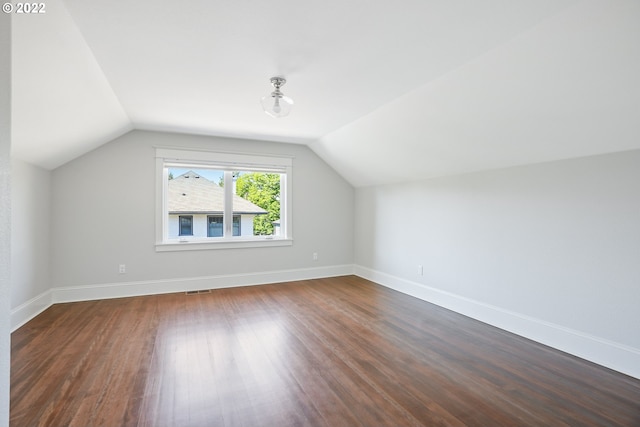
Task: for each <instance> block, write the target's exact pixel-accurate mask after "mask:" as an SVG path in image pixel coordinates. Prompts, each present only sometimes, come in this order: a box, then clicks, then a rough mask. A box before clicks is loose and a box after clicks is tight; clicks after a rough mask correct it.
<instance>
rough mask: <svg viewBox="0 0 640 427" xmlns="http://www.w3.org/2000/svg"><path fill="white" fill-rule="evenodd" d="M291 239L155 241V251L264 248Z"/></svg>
mask: <svg viewBox="0 0 640 427" xmlns="http://www.w3.org/2000/svg"><path fill="white" fill-rule="evenodd" d="M292 245H293V240H292V239H264V240H219V241H215V242H213V241H203V240H191V241H181V242H179V241H175V242H164V243H156V252H173V251H202V250H211V249H214V250H215V249H239V248H266V247H274V246H292Z"/></svg>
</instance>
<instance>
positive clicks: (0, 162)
mask: <svg viewBox="0 0 640 427" xmlns="http://www.w3.org/2000/svg"><path fill="white" fill-rule="evenodd" d="M10 148H11V15H9V14H6V13H0V313H1V314H0V427H1V426H8V425H9V359H10V354H11V352H10V333H9V330H10V327H9V322H10V301H11V285H10V283H11V280H10V279H11V274H10V266H11V187H10V176H11V172H10V169H11V163H10V160H9V159H10Z"/></svg>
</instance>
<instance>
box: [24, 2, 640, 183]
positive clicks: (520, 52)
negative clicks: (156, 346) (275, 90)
mask: <svg viewBox="0 0 640 427" xmlns="http://www.w3.org/2000/svg"><path fill="white" fill-rule="evenodd" d="M392 6H395V7H392ZM46 7H47V9H46V13H45V14H40V15H16V14H14V15H13V42H12V43H13V46H12V47H13V89H12V90H13V93H12V116H13V117H12V120H13V126H12V129H13V141H12V148H13V153H14V155H15V156H16V157H19V158H22V159H24V160H26V161H29V162H31V163H34V164H38V165H40V166H42V167H45V168H49V169H51V168H55V167H57V166H59V165H61V164H63V163H65V162H66V161H69V160H71V159H73V158H74V157H77V156H78V155H81V154H83V153H85V152H87V151H90V150H92V149H93V148H95V147H97V146H99V145H100V144H103V143H105V142H106V141H109V140H111V139H113V138H114V137H115V136H118V135H120V134H122V133H125V132H127V131H129V130H130V129H133V128H136V129H151V130H166V131H176V132H186V133H197V134H205V135H221V136H232V137H238V138H254V139H264V140H274V141H283V142H290V143H301V144H308V145H310V146H311V148H312V149H313V150H315V151H316V152H317V153H318V154H319V155H320V156H322V157H323V158H324V159H325V160H327V161H328V162H329V163H330V164H331V165H332V166H333V167H334V168H336V170H338V171H339V172H340V173H341V174H342V175H343V176H345V177H346V178H347V179H348V180H349V181H350V182H351V183H352V184H354V185H356V186H363V185H373V184H380V183H385V182H396V181H404V180H413V179H421V178H428V177H434V176H442V175H450V174H456V173H465V172H470V171H476V170H482V169H489V168H499V167H508V166H513V165H518V164H526V163H532V162H539V161H547V160H556V159H562V158H569V157H576V156H585V155H592V154H599V153H605V152H612V151H621V150H628V149H634V148H640V120H639V119H640V85H638V84H637V83H636V81H635V80H636V79H637V76H638V75H640V25H638V24H640V2H638V1H636V0H608V1H606V2H604V1H599V0H597V1H596V0H592V1H589V0H546V1H545V0H523V1H518V2H514V1H512V0H483V1H475V0H459V1H451V0H441V1H436V0H407V1H404V2H401V3H388V2H382V1H364V0H350V1H339V0H326V1H324V2H301V1H295V0H275V1H270V2H262V1H249V0H238V1H234V2H223V1H218V0H193V1H190V2H182V3H176V2H172V1H167V0H153V1H152V0H136V1H114V0H64V1H62V0H49V1H47V3H46ZM274 75H281V76H284V77H286V78H287V80H288V82H287V84H286V85H285V86H284V87H283V92H285V94H287V95H288V96H290V97H292V98H293V99H294V101H295V106H294V110H293V112H292V113H291V115H290V116H289V117H287V118H283V119H273V118H270V117H268V116H266V115H265V114H264V113H263V112H262V111H261V108H260V104H259V99H260V97H262V96H264V95H266V94H268V93H269V92H270V91H271V87H270V84H269V78H270V77H271V76H274Z"/></svg>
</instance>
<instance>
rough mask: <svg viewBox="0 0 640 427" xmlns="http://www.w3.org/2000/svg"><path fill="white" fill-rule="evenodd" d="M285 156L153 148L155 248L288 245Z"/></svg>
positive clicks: (288, 196)
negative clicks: (154, 167)
mask: <svg viewBox="0 0 640 427" xmlns="http://www.w3.org/2000/svg"><path fill="white" fill-rule="evenodd" d="M291 170H292V159H291V158H289V157H276V156H263V155H250V154H237V153H220V152H210V151H195V150H175V149H168V148H157V149H156V171H157V172H156V175H157V177H156V180H157V185H156V188H157V190H156V199H157V202H156V205H157V206H156V250H158V251H170V250H185V249H218V248H231V247H234V248H235V247H256V246H283V245H291V244H292V232H291V231H292V230H291Z"/></svg>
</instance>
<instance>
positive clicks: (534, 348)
mask: <svg viewBox="0 0 640 427" xmlns="http://www.w3.org/2000/svg"><path fill="white" fill-rule="evenodd" d="M10 416H11V420H10V423H11V426H13V427H18V426H223V427H228V426H232V427H235V426H278V427H280V426H331V427H335V426H394V427H397V426H412V427H419V426H478V425H491V426H529V425H530V426H542V425H554V426H563V425H564V426H576V425H580V426H638V425H640V381H639V380H637V379H634V378H631V377H628V376H625V375H622V374H620V373H616V372H613V371H611V370H609V369H606V368H603V367H601V366H597V365H594V364H592V363H589V362H586V361H584V360H581V359H578V358H576V357H573V356H570V355H567V354H565V353H562V352H559V351H556V350H554V349H551V348H549V347H545V346H543V345H540V344H537V343H534V342H532V341H529V340H527V339H524V338H522V337H518V336H515V335H512V334H510V333H508V332H505V331H502V330H499V329H497V328H493V327H491V326H488V325H486V324H483V323H480V322H477V321H474V320H472V319H469V318H467V317H464V316H461V315H458V314H456V313H453V312H451V311H448V310H445V309H443V308H440V307H437V306H434V305H432V304H429V303H426V302H424V301H421V300H418V299H415V298H411V297H409V296H406V295H403V294H400V293H398V292H395V291H392V290H389V289H387V288H384V287H381V286H379V285H376V284H374V283H372V282H369V281H367V280H364V279H361V278H358V277H355V276H345V277H337V278H326V279H315V280H307V281H300V282H293V283H281V284H273V285H263V286H254V287H244V288H228V289H219V290H214V291H211V292H210V293H199V294H195V295H185V294H168V295H154V296H148V297H135V298H123V299H114V300H105V301H88V302H79V303H71V304H57V305H54V306H52V307H50V308H49V309H48V310H46V311H45V312H43V313H42V314H41V315H39V316H37V317H36V318H35V319H33V320H32V321H30V322H28V323H27V324H26V325H24V326H23V327H22V328H20V329H18V330H17V331H16V332H14V334H13V335H12V360H11V414H10Z"/></svg>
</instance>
